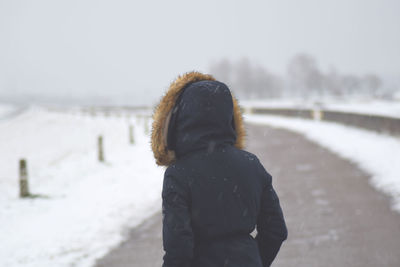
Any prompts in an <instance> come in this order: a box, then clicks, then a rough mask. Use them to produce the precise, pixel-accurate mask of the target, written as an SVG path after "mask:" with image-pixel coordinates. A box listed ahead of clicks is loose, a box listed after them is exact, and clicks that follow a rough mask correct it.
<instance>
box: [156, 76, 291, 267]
mask: <svg viewBox="0 0 400 267" xmlns="http://www.w3.org/2000/svg"><path fill="white" fill-rule="evenodd" d="M153 119H154V122H153V128H152V149H153V152H154V156H155V158H156V160H157V164H159V165H165V166H168V168H167V169H166V171H165V175H164V183H163V191H162V213H163V247H164V250H165V255H164V258H163V259H164V264H163V267H223V266H229V267H261V266H270V264H271V262H272V261H273V260H274V258H275V256H276V254H277V253H278V251H279V248H280V246H281V244H282V242H283V241H284V240H285V239H286V238H287V229H286V225H285V221H284V218H283V214H282V210H281V207H280V205H279V199H278V196H277V195H276V193H275V191H274V189H273V187H272V178H271V175H270V174H269V173H268V172H267V171H266V170H265V169H264V167H263V166H262V164H261V163H260V161H259V160H258V158H257V157H256V156H255V155H254V154H252V153H250V152H247V151H244V150H242V149H243V146H244V136H245V132H244V126H243V120H242V114H241V111H240V108H239V106H238V104H237V101H236V99H235V98H234V97H233V96H232V95H231V92H230V91H229V89H228V87H227V86H226V85H225V84H223V83H221V82H218V81H216V80H215V79H214V78H213V77H212V76H209V75H204V74H201V73H197V72H192V73H188V74H185V75H184V76H181V77H179V78H178V79H177V80H176V81H175V82H174V83H172V84H171V86H170V88H169V90H168V92H167V94H166V95H165V96H164V97H163V98H162V100H161V102H160V104H159V105H158V106H157V108H156V110H155V112H154V115H153ZM255 228H257V236H256V238H253V237H252V236H251V235H250V233H251V232H252V231H253V230H254V229H255Z"/></svg>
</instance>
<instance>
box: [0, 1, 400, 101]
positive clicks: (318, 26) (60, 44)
mask: <svg viewBox="0 0 400 267" xmlns="http://www.w3.org/2000/svg"><path fill="white" fill-rule="evenodd" d="M399 12H400V1H397V0H325V1H321V0H303V1H296V0H292V1H290V0H269V1H266V0H264V1H254V0H251V1H245V0H241V1H239V0H237V1H232V0H230V1H228V0H220V1H211V0H204V1H187V0H180V1H178V0H170V1H161V0H159V1H154V0H153V1H151V0H150V1H128V0H113V1H111V0H109V1H104V0H69V1H66V0H64V1H61V0H60V1H54V0H36V1H30V0H0V101H1V100H2V99H3V100H10V99H11V100H12V101H17V102H18V100H19V101H20V102H29V101H39V102H40V101H44V102H51V101H55V102H60V103H62V102H68V103H69V102H76V103H91V104H92V103H100V104H133V105H140V104H151V103H153V102H154V101H156V100H157V99H158V98H159V97H160V95H161V93H162V92H163V91H164V90H165V89H166V87H167V86H168V84H169V83H170V81H171V80H172V79H173V78H175V77H176V75H177V74H179V73H182V72H186V71H189V70H193V69H195V70H200V71H205V72H207V71H208V66H209V64H210V62H212V61H213V60H218V59H220V58H224V57H225V58H230V59H233V60H236V59H240V58H241V57H248V58H249V59H251V60H253V61H256V62H258V63H260V64H263V65H264V66H266V67H267V68H269V69H271V70H273V71H277V72H280V73H285V71H286V64H287V62H288V61H289V59H290V58H291V57H293V55H294V54H296V53H299V52H305V53H310V54H312V55H314V56H315V58H317V59H318V62H319V63H320V65H321V67H322V68H325V69H328V68H329V67H330V66H335V67H336V68H337V69H339V70H341V71H344V72H351V73H356V74H357V73H360V74H362V73H368V72H374V73H378V74H379V75H382V76H383V77H389V78H391V77H392V78H394V79H396V77H400V50H399V47H400V16H399Z"/></svg>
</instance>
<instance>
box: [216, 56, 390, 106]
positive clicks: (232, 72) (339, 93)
mask: <svg viewBox="0 0 400 267" xmlns="http://www.w3.org/2000/svg"><path fill="white" fill-rule="evenodd" d="M210 72H211V73H212V74H213V75H214V76H216V77H217V78H218V79H220V80H221V81H224V82H226V83H227V84H228V85H230V86H231V88H232V91H233V92H234V93H235V94H236V95H237V96H238V97H241V98H246V99H254V98H283V97H285V98H287V97H296V98H305V99H307V98H312V97H324V96H335V97H343V96H361V97H362V96H364V97H365V96H366V97H371V98H372V97H373V98H387V97H389V94H390V93H389V92H388V91H387V90H384V88H383V82H382V79H381V78H380V77H379V76H378V75H376V74H373V73H371V74H366V75H363V76H357V75H353V74H342V73H339V72H338V71H336V70H335V69H333V68H332V69H330V70H329V71H327V72H323V71H322V70H320V69H319V67H318V65H317V62H316V60H315V59H314V57H313V56H311V55H308V54H298V55H296V56H294V57H293V58H292V59H291V60H290V62H289V63H288V65H287V72H286V74H285V75H277V74H275V73H272V72H271V71H269V70H267V69H266V68H265V67H263V66H261V65H258V64H254V63H252V62H250V60H249V59H247V58H243V59H241V60H239V61H236V62H233V61H230V60H228V59H226V58H225V59H221V60H219V61H217V62H214V63H212V64H211V65H210Z"/></svg>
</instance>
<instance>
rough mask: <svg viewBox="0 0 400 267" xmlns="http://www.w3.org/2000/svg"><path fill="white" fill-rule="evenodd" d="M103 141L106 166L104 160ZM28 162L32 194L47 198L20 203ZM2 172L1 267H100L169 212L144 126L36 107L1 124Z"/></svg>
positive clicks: (0, 156) (129, 121)
mask: <svg viewBox="0 0 400 267" xmlns="http://www.w3.org/2000/svg"><path fill="white" fill-rule="evenodd" d="M148 123H149V124H150V123H151V122H150V120H149V121H148ZM129 124H133V125H134V130H135V135H134V137H135V144H134V145H130V144H129V143H128V141H129V139H128V129H129ZM99 134H102V135H103V136H104V146H105V147H104V150H105V151H104V152H105V160H106V162H105V163H99V162H98V161H97V158H96V153H97V152H96V151H97V149H96V144H97V136H98V135H99ZM20 158H26V159H27V162H28V172H29V174H28V175H29V186H30V191H31V193H33V194H40V195H42V196H43V197H39V198H34V199H19V198H18V193H19V192H18V172H17V169H18V161H19V159H20ZM0 165H1V168H0V236H1V240H2V242H0V266H7V267H14V266H24V267H25V266H26V267H28V266H29V267H47V266H49V267H50V266H51V267H54V266H57V267H63V266H77V267H80V266H82V267H84V266H92V265H93V263H94V261H95V259H96V258H99V257H101V256H103V255H104V254H106V253H107V252H108V251H109V250H110V248H112V247H113V246H115V245H117V244H119V243H120V242H121V241H122V240H123V238H124V237H125V236H126V233H125V232H124V229H125V231H126V229H128V228H129V227H134V226H136V225H137V224H139V223H140V222H141V221H142V220H143V219H144V218H146V217H148V216H150V215H152V214H153V213H154V212H156V211H158V210H159V209H160V207H161V202H160V196H161V186H162V177H163V172H164V169H162V168H160V167H157V166H156V165H155V163H154V159H153V156H152V153H151V150H150V140H149V136H147V135H146V134H145V133H144V120H143V119H140V120H139V121H138V120H135V119H134V118H132V119H129V118H126V117H120V118H112V117H107V118H105V117H90V116H88V115H87V116H83V115H80V114H76V113H74V114H65V113H52V112H48V111H46V110H44V109H41V108H31V109H29V110H28V111H26V112H25V113H23V114H21V115H19V116H17V117H15V118H13V119H9V120H5V121H4V120H3V121H0Z"/></svg>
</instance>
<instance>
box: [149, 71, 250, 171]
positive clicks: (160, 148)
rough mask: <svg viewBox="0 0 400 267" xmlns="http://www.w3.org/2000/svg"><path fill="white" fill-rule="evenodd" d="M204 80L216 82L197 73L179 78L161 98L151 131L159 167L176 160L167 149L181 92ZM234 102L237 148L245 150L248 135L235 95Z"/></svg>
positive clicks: (154, 152) (155, 110) (171, 151)
mask: <svg viewBox="0 0 400 267" xmlns="http://www.w3.org/2000/svg"><path fill="white" fill-rule="evenodd" d="M203 80H211V81H215V78H214V77H213V76H211V75H208V74H202V73H200V72H195V71H193V72H188V73H185V74H184V75H182V76H178V78H177V79H176V80H175V81H173V82H172V83H171V85H170V86H169V88H168V90H167V92H166V93H165V95H164V96H163V97H162V98H161V101H160V103H159V104H158V105H157V106H156V107H155V109H154V112H153V124H152V131H151V148H152V150H153V154H154V158H155V159H156V163H157V165H160V166H169V165H170V164H172V163H173V162H174V161H175V160H176V157H175V152H174V151H173V150H168V149H167V134H168V133H167V131H168V123H169V119H170V116H171V112H172V108H173V107H174V105H175V102H176V100H177V98H178V96H179V94H180V92H181V91H182V89H183V88H184V87H185V86H186V85H187V84H189V83H192V82H197V81H203ZM232 101H233V119H234V124H235V129H236V135H237V137H236V142H235V147H237V148H239V149H243V148H244V145H245V144H244V142H245V140H244V139H245V135H246V133H245V128H244V124H243V117H242V111H241V109H240V107H239V105H238V102H237V100H236V98H235V97H234V96H233V94H232Z"/></svg>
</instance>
